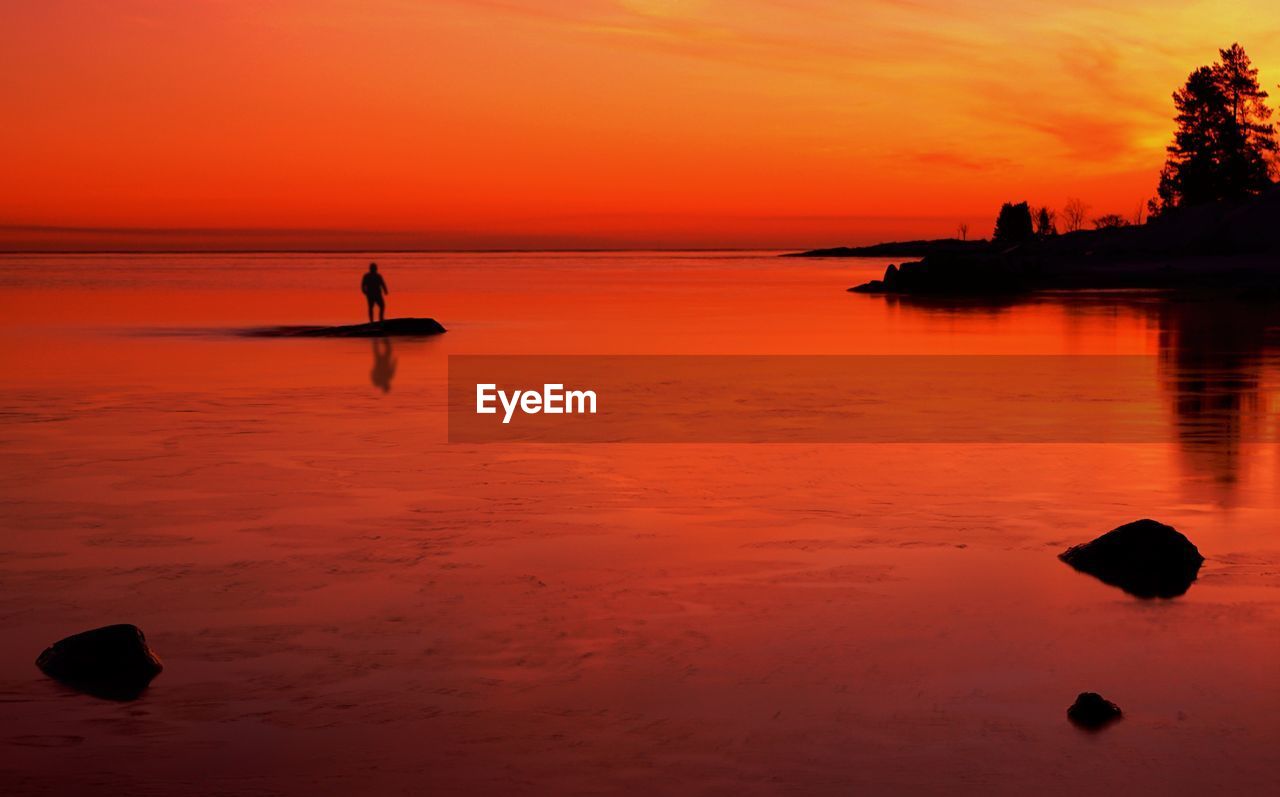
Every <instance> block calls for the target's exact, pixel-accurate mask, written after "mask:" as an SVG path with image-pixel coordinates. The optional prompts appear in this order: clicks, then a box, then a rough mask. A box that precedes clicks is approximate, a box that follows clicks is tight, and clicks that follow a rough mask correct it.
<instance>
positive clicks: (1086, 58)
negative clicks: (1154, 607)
mask: <svg viewBox="0 0 1280 797" xmlns="http://www.w3.org/2000/svg"><path fill="white" fill-rule="evenodd" d="M961 5H962V6H963V8H960V7H958V6H961ZM1119 5H1123V6H1124V8H1123V10H1120V9H1119V8H1113V7H1112V6H1119ZM0 14H2V15H3V24H0V62H2V66H3V69H0V102H3V107H4V108H5V112H6V117H7V118H6V120H5V123H4V124H3V125H0V148H3V151H4V153H5V163H4V168H3V170H0V181H3V183H4V190H2V191H0V248H7V249H14V248H84V247H89V248H93V247H99V246H101V247H108V248H126V249H128V248H184V247H194V248H210V247H212V248H281V247H301V248H326V247H338V248H360V247H370V248H379V247H394V248H446V249H447V248H513V247H514V248H520V247H615V246H616V247H627V246H657V247H680V246H706V247H716V246H744V247H751V246H765V247H773V246H778V247H793V246H808V245H815V246H816V245H830V244H838V243H848V242H867V241H872V240H878V239H882V238H894V237H915V236H944V235H950V234H952V233H953V232H954V230H955V227H956V224H957V222H958V221H961V220H965V221H968V222H969V223H970V226H971V229H972V233H971V234H976V235H987V234H989V232H990V220H991V219H992V218H993V217H994V213H995V210H996V208H997V207H998V205H999V203H1000V202H1001V201H1003V200H1006V199H1023V198H1025V199H1029V200H1031V201H1032V202H1033V203H1037V204H1039V203H1047V204H1050V205H1057V206H1061V205H1062V204H1063V203H1064V202H1065V200H1066V198H1067V197H1069V196H1081V197H1083V198H1085V200H1086V201H1087V202H1089V203H1090V204H1091V205H1092V206H1093V208H1094V210H1095V211H1096V212H1097V213H1102V212H1120V213H1124V214H1126V215H1129V214H1131V213H1132V212H1133V209H1134V208H1135V207H1136V206H1137V205H1138V204H1139V202H1140V201H1141V200H1142V199H1144V198H1145V197H1147V196H1150V195H1151V194H1152V193H1153V192H1154V187H1155V183H1156V179H1157V174H1156V173H1157V170H1158V168H1159V165H1160V163H1161V161H1162V159H1163V147H1164V145H1165V143H1166V141H1167V139H1168V137H1169V134H1170V131H1171V121H1170V117H1171V115H1172V103H1171V101H1170V99H1169V94H1170V92H1171V91H1172V90H1173V89H1174V88H1175V87H1176V86H1177V85H1178V84H1179V83H1180V82H1181V81H1182V80H1183V79H1185V77H1186V75H1187V73H1188V72H1189V71H1190V70H1191V69H1192V68H1193V67H1195V66H1196V65H1198V64H1201V63H1208V62H1209V61H1211V60H1212V59H1213V58H1214V57H1215V55H1216V48H1218V47H1220V46H1226V45H1227V44H1230V43H1231V42H1232V41H1233V40H1240V41H1241V43H1242V44H1244V46H1245V47H1246V49H1247V50H1248V51H1249V52H1250V54H1251V55H1252V56H1253V58H1254V61H1255V63H1256V64H1257V65H1258V66H1260V67H1261V69H1262V78H1263V83H1264V85H1265V86H1268V87H1272V88H1274V85H1275V83H1276V80H1277V79H1280V15H1278V14H1276V13H1275V10H1274V6H1273V3H1272V0H1234V1H1233V2H1178V0H1137V1H1136V2H1126V3H1124V4H1115V3H1111V2H1104V1H1103V0H1084V2H1077V1H1074V0H1055V1H1054V2H1040V0H1024V1H1023V2H1018V3H1009V2H1000V1H998V0H971V1H970V2H964V3H963V4H960V3H956V2H949V1H948V0H873V1H870V2H868V1H867V0H844V1H841V0H732V1H730V0H419V1H418V2H411V1H410V0H275V1H274V2H267V1H266V0H263V1H260V2H252V1H250V0H190V1H189V2H172V1H171V0H101V2H87V1H86V2H71V1H69V0H41V2H31V3H23V2H5V3H4V5H3V11H0ZM50 228H53V229H50Z"/></svg>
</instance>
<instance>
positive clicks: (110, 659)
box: [36, 624, 164, 700]
mask: <svg viewBox="0 0 1280 797" xmlns="http://www.w3.org/2000/svg"><path fill="white" fill-rule="evenodd" d="M36 666H37V667H39V668H40V669H41V670H43V671H44V674H45V675H48V676H49V677H50V678H54V679H56V680H59V681H61V682H63V683H64V684H66V685H68V686H71V687H74V688H76V689H79V690H80V691H82V692H87V693H89V694H91V695H95V696H97V697H105V698H109V699H112V700H133V699H134V698H136V697H137V696H138V695H139V694H141V693H142V690H144V689H146V688H147V684H149V683H151V679H152V678H155V677H156V676H157V675H159V674H160V671H161V670H162V669H164V665H163V664H161V663H160V659H159V658H158V657H157V656H156V654H155V653H153V652H152V650H151V648H149V647H147V640H146V637H144V636H143V635H142V629H140V628H138V627H137V626H136V625H127V624H121V625H108V626H104V627H102V628H95V629H93V630H92V631H85V632H83V633H80V634H75V635H73V636H69V637H67V638H66V639H63V640H60V641H58V642H54V643H53V644H52V645H50V646H49V647H47V648H45V650H44V652H43V653H41V654H40V657H39V658H38V659H36Z"/></svg>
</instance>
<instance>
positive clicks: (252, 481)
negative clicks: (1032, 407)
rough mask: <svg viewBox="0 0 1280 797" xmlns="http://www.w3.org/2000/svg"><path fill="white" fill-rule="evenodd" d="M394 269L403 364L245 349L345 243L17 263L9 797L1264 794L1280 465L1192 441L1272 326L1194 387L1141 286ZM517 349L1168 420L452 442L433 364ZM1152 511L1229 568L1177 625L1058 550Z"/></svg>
mask: <svg viewBox="0 0 1280 797" xmlns="http://www.w3.org/2000/svg"><path fill="white" fill-rule="evenodd" d="M377 257H378V260H379V262H380V264H381V265H382V267H383V272H384V273H385V274H386V275H387V280H388V283H389V285H390V286H391V291H392V293H391V294H390V297H389V299H390V300H391V302H392V304H391V308H392V309H393V310H394V311H399V310H407V309H408V308H416V307H430V308H431V312H432V313H433V314H434V315H435V316H436V317H437V318H439V319H441V320H442V321H443V322H444V323H445V324H446V326H448V327H449V330H450V331H449V332H448V333H447V334H446V335H443V336H440V337H437V338H433V339H429V340H420V341H411V340H395V341H393V342H392V344H391V346H390V353H389V355H388V354H387V353H386V352H385V351H381V350H380V344H376V343H373V342H371V341H368V340H279V339H254V338H245V337H242V336H240V335H238V334H236V333H237V332H239V331H241V330H243V329H245V328H248V327H253V326H255V325H260V324H263V323H265V322H277V323H280V322H283V323H308V322H314V321H316V320H324V319H342V318H351V319H352V320H359V318H360V315H361V314H362V313H363V311H364V307H363V305H362V304H361V303H360V301H359V297H358V295H357V296H356V297H355V301H353V300H352V281H353V279H357V278H358V276H359V273H360V268H361V267H362V265H363V263H364V262H365V260H367V258H366V257H363V256H347V255H338V256H335V255H324V256H321V255H270V256H263V255H257V256H252V255H240V256H187V255H184V256H165V255H156V256H145V257H143V256H110V257H105V256H83V257H82V256H76V257H56V256H9V257H6V258H4V259H3V261H2V262H0V283H3V285H4V289H5V290H4V313H3V316H4V319H5V320H4V322H3V323H4V325H3V328H2V329H0V356H2V357H3V364H4V372H5V373H6V374H8V375H9V376H8V377H7V378H6V381H5V386H4V391H3V394H2V395H0V406H2V408H3V412H4V414H5V417H6V418H7V420H6V423H5V425H4V436H3V447H2V448H0V452H2V453H3V457H4V463H5V466H4V467H5V469H6V472H7V473H9V474H10V478H8V479H6V480H5V482H4V486H3V488H2V489H3V502H4V510H3V525H4V528H5V529H6V532H5V538H4V551H5V553H4V556H3V560H2V562H3V565H2V567H3V578H2V579H0V583H2V584H3V586H2V587H0V617H2V618H3V626H4V628H5V631H6V634H7V637H8V640H9V644H7V645H6V647H5V650H6V653H5V654H4V656H3V657H0V690H3V693H4V695H5V703H6V705H7V706H8V708H7V712H6V725H5V729H6V734H7V737H6V738H5V739H4V741H3V744H4V747H3V750H4V753H3V757H2V760H3V765H2V766H0V772H3V773H4V775H5V778H6V780H7V781H8V782H9V783H11V784H17V785H18V787H19V790H20V791H21V790H26V791H30V792H34V793H59V792H63V793H71V792H77V791H83V790H84V789H85V788H87V785H88V784H90V783H94V782H99V781H101V780H102V779H109V780H110V782H112V783H113V784H118V785H119V786H120V787H121V788H125V789H128V790H131V791H134V792H140V793H148V792H167V791H171V790H173V789H182V788H189V789H191V790H193V791H200V792H204V793H208V792H214V793H230V792H243V791H253V792H268V793H273V792H274V793H326V794H328V793H332V794H341V793H355V792H362V793H370V791H372V792H374V793H409V792H419V791H421V790H423V789H427V790H435V791H443V792H445V793H459V792H464V793H493V792H505V793H522V792H540V793H624V792H633V791H638V790H646V791H658V792H661V793H680V794H705V793H708V792H710V793H716V792H719V791H723V790H732V791H734V792H736V793H752V794H755V793H758V794H773V793H777V792H778V791H779V789H781V790H783V791H794V792H796V793H806V794H826V793H832V794H835V793H842V794H843V793H848V792H849V790H850V789H853V790H857V789H858V788H860V787H865V788H868V789H870V790H872V791H893V792H895V793H905V794H940V793H945V792H947V791H948V790H949V789H950V788H951V785H949V784H956V783H964V784H967V786H966V788H973V789H980V790H982V791H983V792H986V793H995V794H1023V793H1026V791H1027V790H1028V789H1030V788H1032V787H1033V785H1034V788H1035V789H1036V790H1039V791H1044V792H1047V793H1054V794H1059V793H1061V794H1066V793H1074V786H1073V785H1072V784H1073V783H1074V782H1075V781H1076V779H1077V777H1078V776H1079V773H1080V772H1083V771H1087V772H1088V773H1089V775H1088V777H1089V779H1090V781H1091V782H1092V783H1094V784H1095V785H1097V786H1098V788H1100V789H1102V790H1114V789H1120V788H1122V785H1123V784H1126V783H1131V782H1133V781H1134V780H1135V779H1137V780H1140V781H1142V782H1144V783H1146V784H1149V785H1150V787H1151V789H1153V790H1162V791H1166V792H1168V793H1177V794H1193V793H1200V792H1203V791H1210V792H1213V791H1216V790H1219V789H1223V788H1227V789H1230V790H1234V791H1240V792H1254V793H1256V792H1257V791H1259V790H1263V789H1264V786H1265V784H1266V783H1268V782H1269V781H1270V778H1271V776H1272V774H1273V773H1274V764H1275V752H1274V749H1275V745H1274V742H1275V738H1276V737H1275V732H1276V727H1275V723H1274V717H1275V714H1276V710H1277V709H1278V708H1280V705H1277V702H1276V700H1277V698H1276V693H1275V690H1274V688H1273V686H1272V682H1273V680H1274V671H1275V666H1276V664H1277V657H1276V653H1277V652H1276V649H1275V647H1274V645H1273V644H1272V642H1271V639H1272V634H1270V633H1269V629H1271V628H1272V627H1273V626H1274V624H1275V622H1276V619H1277V618H1276V609H1275V607H1276V595H1277V589H1278V588H1280V582H1277V579H1276V564H1277V561H1280V546H1278V545H1277V538H1276V536H1275V534H1274V533H1273V531H1274V528H1275V527H1276V524H1277V520H1278V519H1280V503H1277V499H1276V491H1275V485H1276V479H1277V470H1276V460H1275V454H1274V448H1273V447H1272V446H1269V445H1261V446H1260V445H1256V444H1250V443H1248V442H1241V440H1242V438H1241V434H1242V432H1241V430H1240V429H1239V428H1238V427H1237V426H1234V425H1233V422H1232V421H1231V419H1232V418H1238V417H1241V416H1240V415H1239V414H1229V415H1226V416H1223V415H1220V414H1215V413H1214V412H1213V411H1212V410H1213V407H1214V406H1218V407H1221V406H1224V405H1223V401H1229V402H1230V401H1235V402H1236V405H1238V406H1241V407H1243V406H1246V405H1250V404H1252V405H1254V406H1259V405H1261V406H1264V407H1269V406H1272V402H1271V399H1270V397H1269V396H1268V395H1261V394H1258V393H1257V392H1256V391H1253V390H1251V389H1250V388H1249V387H1248V386H1249V385H1250V384H1253V383H1254V380H1257V381H1258V382H1259V383H1266V382H1268V381H1269V379H1270V377H1269V376H1268V375H1269V374H1271V373H1272V372H1273V370H1274V368H1275V355H1274V349H1273V346H1274V336H1273V335H1272V333H1271V332H1270V330H1271V322H1270V321H1269V320H1268V319H1265V318H1261V319H1257V318H1250V317H1247V316H1245V315H1243V314H1240V313H1236V314H1235V317H1234V318H1233V320H1232V322H1231V324H1229V325H1227V326H1226V327H1223V326H1222V325H1221V324H1220V323H1218V322H1213V323H1214V324H1215V327H1216V328H1220V329H1223V328H1225V329H1228V330H1230V333H1229V334H1227V335H1226V336H1225V337H1221V336H1219V337H1216V338H1213V339H1212V341H1211V342H1208V343H1205V344H1204V349H1203V350H1204V351H1209V352H1212V356H1211V357H1210V360H1211V361H1212V362H1213V363H1215V366H1214V368H1212V369H1206V368H1205V367H1203V364H1204V363H1205V362H1207V361H1206V359H1205V357H1204V356H1202V352H1201V350H1200V349H1197V348H1195V347H1193V346H1189V345H1188V344H1187V343H1186V342H1185V339H1186V334H1187V332H1188V331H1189V330H1192V329H1201V328H1204V327H1205V326H1206V325H1207V324H1209V323H1210V322H1211V321H1212V320H1213V319H1215V318H1218V316H1216V315H1215V313H1216V310H1215V309H1214V308H1213V307H1212V306H1211V305H1196V304H1192V305H1189V306H1177V305H1170V304H1167V303H1163V302H1158V301H1154V300H1153V299H1152V298H1151V297H1148V296H1143V295H1140V294H1136V295H1125V296H1093V297H1060V298H1051V297H1048V298H1042V299H1037V300H1034V301H1029V302H1024V303H1017V302H1010V303H1002V304H999V305H985V304H984V305H976V306H975V305H967V306H965V305H960V306H951V307H938V306H917V305H912V304H910V303H901V302H898V303H894V302H888V301H886V300H885V299H883V298H882V297H868V296H857V295H850V294H847V293H846V292H845V291H844V290H843V288H844V287H846V286H847V285H848V284H850V283H852V282H855V281H857V280H858V279H860V278H861V276H862V275H863V274H864V273H873V272H878V271H879V270H880V269H881V267H882V266H883V262H870V263H866V264H853V265H849V264H848V263H847V261H843V262H832V261H822V262H805V263H797V262H796V261H784V260H778V259H776V258H773V257H771V256H769V254H767V253H759V254H752V253H721V254H716V253H701V254H644V253H636V254H620V255H581V254H576V255H575V254H530V255H517V254H511V255H465V256H464V255H410V254H404V255H378V256H377ZM455 319H456V320H455ZM1201 339H1202V340H1203V338H1201ZM531 352H538V353H546V352H551V353H563V354H575V353H576V354H586V353H628V352H659V353H661V352H669V353H674V352H700V353H705V354H713V353H715V354H741V353H771V354H815V353H816V354H877V353H880V354H916V355H919V354H1020V355H1027V354H1056V355H1060V354H1090V355H1100V354H1105V355H1127V356H1134V355H1144V356H1150V357H1153V358H1155V362H1156V363H1157V367H1156V368H1155V369H1154V370H1153V371H1152V376H1151V378H1152V379H1154V380H1156V383H1154V384H1150V385H1148V388H1149V390H1150V391H1151V393H1152V395H1153V396H1156V397H1157V398H1158V401H1157V403H1156V404H1155V405H1153V407H1152V412H1153V413H1155V417H1156V419H1157V421H1158V423H1159V425H1160V426H1161V428H1163V429H1164V430H1165V431H1164V433H1163V434H1164V436H1163V437H1162V438H1161V439H1160V440H1158V441H1152V442H1148V443H1141V444H1077V445H1064V444H1040V445H1037V444H1006V445H1000V444H980V443H979V444H861V445H852V444H845V445H841V444H830V445H812V444H810V445H797V444H767V445H751V444H737V445H733V444H721V445H705V444H704V445H694V444H668V445H643V444H642V445H607V444H606V445H601V444H587V445H576V446H575V445H569V444H543V445H531V444H508V445H503V444H485V445H465V444H450V443H448V442H447V440H446V426H445V401H446V382H445V379H446V371H445V368H446V358H447V357H448V355H450V354H462V353H531ZM388 372H389V373H390V375H389V376H388ZM1189 376H1196V377H1197V379H1199V380H1200V381H1198V382H1197V384H1198V385H1200V386H1199V387H1197V388H1195V389H1192V388H1191V387H1190V386H1189V385H1190V383H1189V382H1188V377H1189ZM1206 380H1207V381H1206ZM1215 385H1216V386H1217V388H1215V387H1214V386H1215ZM1231 385H1235V386H1236V387H1235V388H1233V389H1232V388H1230V386H1231ZM1179 386H1181V387H1179ZM1224 386H1226V387H1225V388H1224ZM945 390H946V388H945V386H944V385H940V386H939V387H938V391H939V393H940V394H941V395H944V396H945ZM1214 390H1218V392H1217V393H1214ZM1197 399H1199V400H1200V403H1199V404H1197V403H1196V401H1197ZM1197 406H1198V407H1200V409H1199V410H1197V409H1196V407H1197ZM1224 418H1225V421H1224ZM993 422H998V419H993ZM1244 439H1246V440H1247V435H1246V436H1245V438H1244ZM1145 516H1152V517H1156V518H1159V519H1161V520H1163V521H1165V522H1168V523H1172V524H1174V525H1175V526H1177V527H1178V528H1179V529H1180V530H1182V531H1184V532H1185V533H1187V534H1188V535H1189V536H1190V537H1191V538H1192V539H1193V540H1194V541H1195V542H1196V544H1197V545H1198V546H1199V548H1200V550H1201V551H1202V553H1203V554H1204V555H1205V556H1206V557H1207V562H1206V563H1205V565H1204V568H1203V570H1202V571H1201V573H1200V578H1199V579H1198V580H1197V582H1196V583H1195V584H1194V585H1193V586H1192V587H1191V588H1190V590H1189V591H1188V592H1187V594H1186V595H1185V596H1183V597H1181V598H1178V599H1176V600H1173V601H1163V600H1155V601H1147V600H1140V599H1137V598H1133V597H1131V596H1128V595H1126V594H1125V593H1123V592H1122V591H1120V590H1119V589H1116V588H1114V587H1110V586H1107V585H1105V584H1102V583H1100V582H1098V581H1096V580H1095V579H1092V578H1090V577H1088V576H1085V575H1082V574H1080V573H1077V572H1075V571H1073V570H1072V569H1070V568H1069V567H1067V566H1066V565H1064V564H1063V563H1062V562H1060V561H1058V559H1057V558H1056V556H1057V554H1058V553H1059V552H1060V551H1061V550H1062V549H1064V548H1065V547H1067V546H1068V545H1072V544H1075V543H1078V542H1082V541H1086V540H1088V539H1091V538H1093V537H1095V536H1097V535H1098V534H1101V533H1102V532H1104V531H1106V530H1108V529H1110V528H1112V527H1114V526H1117V525H1119V524H1121V523H1124V522H1127V521H1130V520H1134V519H1137V518H1139V517H1145ZM122 620H127V621H129V622H136V623H138V624H139V625H141V626H142V627H143V628H145V629H146V631H147V635H148V640H149V641H150V642H151V644H152V645H153V646H154V647H155V648H156V650H157V651H159V652H160V654H161V656H162V657H163V659H164V661H165V664H166V670H165V672H164V673H163V674H162V675H161V676H160V678H159V679H158V680H157V681H156V682H155V684H154V685H153V686H152V688H151V689H150V690H148V692H147V694H146V695H145V696H144V697H143V698H142V699H141V700H139V701H137V702H135V703H132V704H115V703H109V702H102V701H96V700H93V699H92V698H88V697H84V696H77V695H74V694H72V693H70V692H68V691H67V690H65V688H63V687H60V686H58V685H57V684H55V683H53V682H52V681H48V680H44V679H41V677H40V674H39V673H38V671H36V670H35V669H34V668H33V667H32V666H31V660H32V658H33V657H34V655H35V653H36V652H38V651H39V650H40V649H41V648H42V647H43V646H44V645H46V644H48V643H49V642H50V641H52V640H53V639H55V638H57V637H59V636H62V635H65V634H69V633H73V632H75V631H78V630H82V629H83V628H88V627H92V626H95V625H100V624H104V623H107V622H118V621H122ZM1085 690H1099V691H1103V692H1104V693H1105V694H1108V695H1109V696H1111V697H1113V698H1115V699H1117V700H1122V702H1123V705H1124V709H1125V713H1126V717H1125V720H1124V721H1123V722H1122V723H1120V724H1118V725H1117V726H1116V727H1115V728H1112V729H1109V730H1108V731H1107V738H1106V739H1105V740H1104V739H1102V738H1099V737H1095V736H1093V735H1090V734H1087V733H1084V732H1081V731H1079V730H1077V729H1075V728H1073V727H1071V726H1070V725H1069V724H1067V723H1066V722H1065V719H1064V718H1063V711H1064V710H1065V708H1066V706H1067V705H1069V704H1070V702H1071V700H1072V699H1073V698H1074V696H1075V695H1076V693H1077V692H1080V691H1085ZM229 760H230V761H235V762H236V764H235V767H234V768H233V769H231V768H228V767H227V766H226V765H225V762H226V761H229Z"/></svg>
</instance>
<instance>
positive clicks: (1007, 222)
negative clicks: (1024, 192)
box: [991, 202, 1034, 244]
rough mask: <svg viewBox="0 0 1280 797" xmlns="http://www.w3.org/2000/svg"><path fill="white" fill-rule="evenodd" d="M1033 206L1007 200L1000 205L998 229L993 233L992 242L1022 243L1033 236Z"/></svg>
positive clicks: (997, 217) (997, 219) (997, 221)
mask: <svg viewBox="0 0 1280 797" xmlns="http://www.w3.org/2000/svg"><path fill="white" fill-rule="evenodd" d="M1033 234H1034V233H1033V232H1032V227H1031V208H1030V206H1028V205H1027V203H1026V202H1019V203H1018V204H1016V205H1015V204H1013V203H1012V202H1006V203H1004V204H1003V205H1001V206H1000V215H999V216H996V229H995V232H993V233H991V242H992V243H997V244H1016V243H1021V242H1023V241H1025V240H1027V239H1029V238H1031V237H1032V235H1033Z"/></svg>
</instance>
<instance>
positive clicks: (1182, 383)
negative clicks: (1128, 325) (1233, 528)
mask: <svg viewBox="0 0 1280 797" xmlns="http://www.w3.org/2000/svg"><path fill="white" fill-rule="evenodd" d="M1272 311H1273V308H1272V306H1271V305H1269V304H1257V303H1250V302H1229V303H1227V302H1215V301H1203V302H1168V303H1162V304H1160V305H1156V306H1155V307H1154V308H1153V313H1154V316H1155V318H1156V321H1157V323H1158V326H1159V330H1160V337H1159V356H1160V373H1161V378H1162V387H1163V388H1164V390H1165V392H1166V393H1167V394H1168V396H1169V401H1170V405H1171V408H1172V410H1173V422H1174V435H1175V437H1176V440H1177V443H1178V451H1179V453H1180V456H1181V458H1182V462H1183V466H1184V469H1185V470H1186V471H1187V472H1188V474H1189V475H1191V476H1193V477H1195V478H1198V479H1200V480H1203V481H1205V482H1206V483H1208V484H1210V485H1214V486H1215V487H1216V489H1215V492H1216V493H1217V495H1216V496H1215V497H1216V498H1217V499H1218V500H1220V501H1228V502H1229V500H1230V498H1231V495H1232V493H1233V492H1234V488H1235V485H1236V484H1237V483H1238V482H1239V481H1240V478H1241V474H1242V469H1243V468H1244V467H1245V465H1246V463H1247V461H1248V458H1249V449H1248V448H1242V445H1243V444H1246V443H1250V442H1260V441H1265V440H1269V437H1268V435H1269V432H1270V430H1269V429H1268V428H1267V415H1268V406H1267V397H1266V391H1265V383H1266V370H1267V363H1268V361H1269V360H1270V359H1272V356H1271V355H1272V354H1273V353H1274V351H1275V347H1274V345H1273V344H1274V341H1273V340H1272V328H1273V324H1272V322H1271V316H1272Z"/></svg>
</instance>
